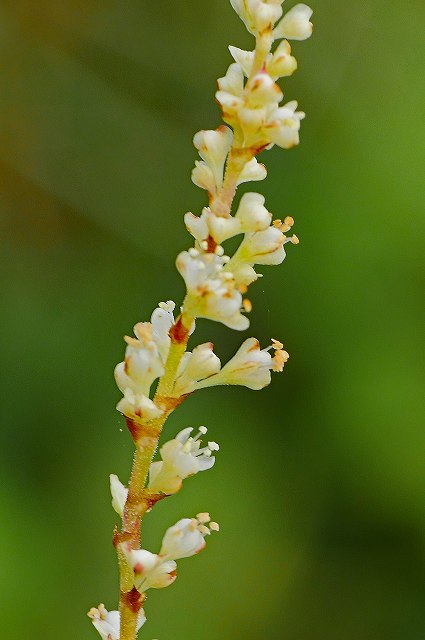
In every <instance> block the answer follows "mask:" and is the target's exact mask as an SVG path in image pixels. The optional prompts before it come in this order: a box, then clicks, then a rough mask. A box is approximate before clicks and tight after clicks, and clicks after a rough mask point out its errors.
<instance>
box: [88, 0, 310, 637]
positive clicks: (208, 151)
mask: <svg viewBox="0 0 425 640" xmlns="http://www.w3.org/2000/svg"><path fill="white" fill-rule="evenodd" d="M230 2H231V5H232V7H233V8H234V9H235V11H236V12H237V14H238V15H239V16H240V18H241V19H242V20H243V22H244V23H245V25H246V27H247V28H248V30H249V32H250V33H252V34H253V35H254V36H255V39H256V46H255V50H254V51H244V50H242V49H239V48H237V47H233V46H232V47H230V53H231V55H232V57H233V60H234V62H233V63H232V64H231V65H230V67H229V69H228V71H227V73H226V75H225V76H224V77H223V78H220V79H219V80H218V91H217V93H216V98H217V101H218V103H219V105H220V107H221V111H222V115H223V120H224V122H225V123H226V124H224V125H221V126H219V127H218V128H217V129H216V130H203V131H199V132H198V133H197V134H196V135H195V136H194V139H193V142H194V146H195V148H196V149H197V151H198V153H199V158H200V159H199V160H197V161H195V167H194V169H193V171H192V180H193V182H194V183H195V184H196V185H198V186H199V187H201V188H203V189H205V190H206V191H207V192H208V196H209V206H207V207H205V208H204V209H203V210H202V212H201V213H200V215H194V214H192V213H187V214H186V215H185V217H184V222H185V225H186V228H187V230H188V231H189V233H190V234H191V236H192V238H193V246H191V247H190V248H189V249H188V250H187V251H182V252H181V253H179V255H178V256H177V259H176V266H177V270H178V271H179V273H180V275H181V276H182V278H183V280H184V284H185V289H186V293H185V297H184V301H183V304H182V306H181V307H180V313H179V314H178V316H177V317H176V318H175V317H174V311H175V304H174V302H172V301H168V302H166V303H164V302H161V303H159V305H158V307H157V308H156V309H155V310H154V311H153V313H152V316H151V319H150V322H139V323H138V324H136V325H135V327H134V337H128V336H126V337H125V342H126V345H127V346H126V350H125V356H124V360H123V362H120V363H119V364H118V365H117V366H116V368H115V379H116V382H117V385H118V387H119V389H120V391H121V392H122V398H121V399H120V401H119V402H118V404H117V409H118V410H119V411H120V412H121V413H122V414H124V415H125V417H126V419H127V420H126V423H127V426H128V427H129V430H130V432H131V435H132V437H133V439H134V442H135V444H136V451H135V460H134V465H133V470H132V475H131V478H130V482H129V484H128V487H126V486H125V485H124V484H123V483H122V482H121V481H120V479H119V478H118V476H117V475H115V474H112V475H111V476H110V488H111V495H112V506H113V508H114V510H115V511H116V512H117V514H118V515H119V516H120V518H121V519H122V529H121V530H120V529H119V528H118V527H117V528H116V529H115V531H114V546H115V548H116V550H117V553H118V558H119V566H120V578H121V580H120V582H121V596H120V611H107V610H106V609H105V607H104V605H103V604H101V605H99V607H98V608H93V609H90V611H89V613H88V615H89V617H90V618H91V620H92V622H93V625H94V627H95V628H96V629H97V631H98V632H99V634H100V635H101V637H102V640H135V638H136V635H137V631H138V629H140V627H141V626H142V625H143V624H144V622H145V620H146V618H145V614H144V611H143V609H142V608H141V607H142V604H143V602H144V599H145V596H144V594H145V592H146V591H147V590H148V589H161V588H164V587H167V586H168V585H170V584H172V583H173V582H174V580H175V579H176V570H177V563H176V561H178V560H180V559H182V558H187V557H190V556H193V555H195V554H197V553H198V552H199V551H201V550H202V549H203V548H204V547H205V544H206V543H205V538H206V537H207V536H208V535H209V534H210V533H211V532H212V531H218V530H219V527H218V525H217V523H215V522H211V520H210V516H209V514H208V513H199V514H198V515H197V516H196V518H183V519H182V520H179V521H178V522H177V523H176V524H175V525H174V526H172V527H170V528H169V529H168V530H167V531H166V533H165V535H164V537H163V540H162V544H161V548H160V550H159V552H158V553H152V552H150V551H148V550H146V549H142V548H140V547H141V544H140V525H141V519H142V517H143V516H144V514H145V513H147V512H148V511H150V510H151V509H152V506H153V505H154V504H155V503H156V502H157V501H159V500H161V499H162V498H165V497H166V496H171V495H173V494H175V493H177V492H178V491H179V490H180V489H181V487H182V485H183V481H184V480H185V479H186V478H189V477H191V476H194V475H197V474H198V473H199V472H202V471H206V470H208V469H211V468H212V467H213V466H214V464H215V454H216V452H217V451H218V450H219V445H218V444H217V443H216V442H214V441H208V440H207V441H206V443H205V444H203V443H202V438H203V437H204V436H206V434H207V429H206V427H204V426H201V427H199V429H198V431H197V432H194V430H193V428H192V427H188V428H185V429H183V430H182V431H180V432H179V433H178V434H177V435H176V436H175V437H174V438H173V439H171V440H169V441H168V442H165V443H164V444H162V446H161V447H160V450H159V452H160V458H159V459H158V460H155V461H153V458H154V454H155V450H156V448H157V446H158V441H159V437H160V433H161V430H162V428H163V426H164V423H165V420H166V419H167V417H168V415H169V414H170V413H171V412H172V411H173V410H174V409H175V408H176V407H177V406H178V405H179V404H180V403H181V402H183V401H184V399H185V397H186V396H188V395H190V394H192V393H193V392H195V391H198V390H200V389H204V388H207V387H213V386H217V385H243V386H246V387H248V388H249V389H254V390H258V389H262V388H263V387H265V386H267V385H268V384H270V381H271V372H272V371H282V370H283V368H284V365H285V363H286V362H287V360H288V358H289V355H288V353H287V351H286V350H285V349H284V348H283V344H282V343H281V342H280V341H278V340H274V339H272V340H271V344H270V345H269V346H267V347H266V348H261V346H260V343H259V341H258V340H257V339H256V338H253V337H251V338H248V339H245V340H244V342H243V343H242V345H241V346H240V347H239V349H238V350H237V352H236V353H235V355H234V356H233V357H232V358H230V359H229V361H228V362H227V363H226V364H224V365H223V366H222V363H221V361H220V359H219V357H218V356H217V355H216V354H215V353H214V345H213V344H212V343H211V342H206V343H203V344H198V345H197V346H194V347H189V346H188V341H189V337H190V335H191V334H192V332H193V331H194V329H195V322H196V320H197V319H198V318H206V319H208V320H213V321H216V322H220V323H222V324H224V325H226V326H227V327H229V328H231V329H235V330H239V331H243V330H245V329H247V328H248V326H249V320H248V318H247V316H246V314H247V313H249V312H250V311H251V309H252V305H251V302H250V301H249V299H248V298H246V297H244V296H245V294H246V293H247V290H248V287H249V286H250V285H251V284H253V283H254V282H255V281H256V280H257V279H258V278H260V277H261V276H262V274H261V273H258V271H257V268H258V267H260V268H261V267H262V266H274V265H279V264H281V263H282V262H283V261H284V259H285V257H286V252H285V248H286V245H287V244H288V243H292V244H294V245H295V244H298V238H297V236H295V235H293V234H290V235H288V232H291V229H292V227H293V225H294V220H293V218H292V217H291V216H288V215H287V216H282V218H283V219H282V220H281V219H273V215H272V213H271V212H270V211H269V210H268V208H267V207H266V205H265V198H264V196H262V195H261V194H259V193H256V192H248V193H245V194H244V195H243V196H242V198H241V199H240V201H239V203H238V205H237V206H236V207H234V208H233V201H234V197H235V193H236V189H237V187H238V186H239V185H240V184H242V183H246V182H252V181H259V180H263V179H264V178H265V177H266V174H267V172H266V169H265V167H264V165H262V164H260V163H259V162H258V161H257V159H256V156H257V154H258V153H259V152H260V151H262V150H263V149H268V148H270V147H271V146H273V145H278V146H280V147H282V148H284V149H289V148H291V147H293V146H295V145H297V144H298V143H299V129H300V122H301V120H302V119H303V118H304V113H303V112H301V111H297V102H296V101H291V102H287V103H286V104H284V105H281V104H280V103H281V101H282V99H283V92H282V90H281V88H280V87H279V86H278V84H277V81H278V80H279V79H280V78H283V77H287V76H290V75H292V74H293V73H294V71H295V70H296V69H297V61H296V59H295V58H294V56H293V55H292V52H291V47H290V45H289V42H288V40H304V39H306V38H308V37H309V36H310V35H311V32H312V24H311V22H310V18H311V15H312V10H311V9H310V8H309V7H308V6H307V5H305V4H297V5H296V6H295V7H294V8H293V9H291V10H290V11H288V12H287V13H286V14H285V15H283V10H282V4H283V0H230ZM276 41H278V44H277V46H276V47H274V43H275V42H276ZM273 49H274V50H273ZM291 233H292V232H291ZM232 240H233V242H230V247H232V246H233V247H236V248H234V249H233V250H232V251H230V248H229V244H227V245H226V243H227V242H228V241H232ZM224 245H226V248H225V246H224ZM153 390H155V391H154V392H153ZM204 439H205V438H204Z"/></svg>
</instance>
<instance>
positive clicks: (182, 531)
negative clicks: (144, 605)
mask: <svg viewBox="0 0 425 640" xmlns="http://www.w3.org/2000/svg"><path fill="white" fill-rule="evenodd" d="M208 523H209V524H208ZM207 524H208V526H206V525H207ZM218 530H219V526H218V524H217V523H216V522H210V517H209V515H208V514H207V513H200V514H198V516H197V517H196V518H184V519H183V520H179V522H177V524H175V525H174V526H173V527H170V528H169V529H167V531H166V533H165V535H164V538H163V540H162V546H161V551H160V552H159V554H156V553H151V552H150V551H146V550H145V549H131V547H130V546H129V545H128V544H126V543H123V544H121V549H122V551H123V553H124V555H125V556H126V558H127V562H128V564H129V566H130V568H131V569H132V571H133V583H134V586H135V587H136V589H137V590H138V591H139V592H140V593H143V592H145V591H147V589H163V588H164V587H168V586H169V585H170V584H172V583H173V582H174V580H175V579H176V566H177V565H176V562H175V561H176V560H179V559H180V558H188V557H189V556H193V555H194V554H195V553H198V552H199V551H201V550H202V549H203V548H204V547H205V541H204V537H205V536H206V535H209V534H210V533H211V531H218ZM117 640H119V639H117Z"/></svg>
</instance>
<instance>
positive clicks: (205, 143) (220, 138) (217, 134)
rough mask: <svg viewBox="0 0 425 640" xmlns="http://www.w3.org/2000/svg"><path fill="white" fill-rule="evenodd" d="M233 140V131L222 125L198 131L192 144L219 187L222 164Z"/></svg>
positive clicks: (222, 169)
mask: <svg viewBox="0 0 425 640" xmlns="http://www.w3.org/2000/svg"><path fill="white" fill-rule="evenodd" d="M232 142H233V132H232V130H231V129H229V127H225V126H224V125H223V126H221V127H218V129H216V130H215V131H198V133H197V134H195V136H194V138H193V144H194V145H195V147H196V148H197V149H198V151H199V155H200V156H201V158H202V160H203V161H204V162H206V164H207V165H208V167H209V168H210V169H211V172H212V174H213V177H214V183H215V186H216V187H217V188H220V187H221V185H222V183H223V171H224V164H225V162H226V158H227V154H228V153H229V150H230V147H231V146H232Z"/></svg>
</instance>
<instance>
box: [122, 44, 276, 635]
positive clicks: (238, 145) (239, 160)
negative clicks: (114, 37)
mask: <svg viewBox="0 0 425 640" xmlns="http://www.w3.org/2000/svg"><path fill="white" fill-rule="evenodd" d="M271 44H272V36H271V31H270V32H265V33H264V34H261V35H259V36H258V37H257V41H256V48H255V55H254V61H253V65H252V70H251V73H250V77H249V78H248V82H249V81H250V79H251V78H252V77H254V75H256V74H257V73H258V72H259V71H261V69H262V67H263V65H264V63H265V61H266V58H267V55H268V53H269V51H270V47H271ZM257 151H258V149H257V150H256V149H255V148H251V147H247V146H246V145H245V140H244V135H243V132H242V130H241V129H240V127H236V126H235V127H234V138H233V144H232V147H231V149H230V152H229V156H228V159H227V163H226V171H225V175H224V180H223V184H222V187H221V189H220V190H219V192H218V194H217V196H216V197H215V198H214V199H213V200H212V202H211V203H210V207H211V211H212V212H213V213H214V214H215V215H217V216H221V217H229V216H230V211H231V207H232V203H233V199H234V197H235V193H236V189H237V185H238V180H239V177H240V175H241V173H242V171H243V169H244V167H245V165H246V164H247V162H249V161H250V160H251V159H252V158H253V157H254V156H255V154H256V153H257ZM193 321H194V318H192V317H191V316H190V315H188V313H187V311H185V306H184V303H183V312H182V315H181V316H180V317H179V318H178V319H177V321H176V323H175V324H174V325H173V326H172V327H171V329H170V338H171V345H170V351H169V354H168V358H167V362H166V364H165V372H164V375H163V376H162V377H161V379H160V381H159V384H158V388H157V390H156V393H155V397H154V402H155V404H156V405H157V406H159V407H161V408H162V409H163V413H162V414H161V416H160V417H159V418H156V419H155V420H150V421H148V422H147V423H146V424H143V423H135V422H134V421H132V420H130V419H127V426H128V428H129V430H130V432H131V434H132V436H133V440H134V443H135V446H136V450H135V454H134V461H133V468H132V471H131V477H130V481H129V485H128V496H127V500H126V503H125V507H124V513H123V522H122V531H121V532H115V534H114V545H115V547H116V550H117V555H118V565H119V571H120V620H121V622H120V640H136V635H137V633H136V627H137V618H138V614H139V611H140V609H141V607H142V605H143V602H144V600H145V594H140V593H139V592H138V591H137V589H136V588H135V587H134V586H133V575H132V571H131V569H130V567H129V566H128V563H127V560H126V558H125V555H124V553H123V551H122V549H121V547H120V544H121V543H123V542H125V543H126V544H128V545H130V547H131V548H132V549H138V548H140V528H141V521H142V518H143V516H144V515H145V513H146V512H147V511H149V510H150V509H151V508H152V506H153V505H154V504H155V502H157V501H158V500H159V499H160V497H161V496H155V495H151V494H150V493H149V491H148V490H146V489H145V485H146V481H147V478H148V474H149V468H150V464H151V462H152V458H153V456H154V454H155V451H156V448H157V446H158V440H159V437H160V435H161V431H162V428H163V426H164V424H165V421H166V420H167V418H168V416H169V415H170V413H171V412H172V411H174V409H175V408H176V407H177V406H178V405H179V404H180V402H181V401H182V400H183V399H184V398H173V397H172V390H173V385H174V381H175V379H176V374H177V370H178V366H179V364H180V361H181V359H182V356H183V354H184V352H185V350H186V346H187V342H188V339H189V332H190V328H191V326H192V323H193Z"/></svg>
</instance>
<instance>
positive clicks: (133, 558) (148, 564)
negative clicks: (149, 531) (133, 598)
mask: <svg viewBox="0 0 425 640" xmlns="http://www.w3.org/2000/svg"><path fill="white" fill-rule="evenodd" d="M121 548H122V550H123V551H124V554H125V556H126V557H127V561H128V564H129V565H130V567H131V569H132V570H133V581H134V586H135V587H136V589H138V591H140V593H142V592H144V591H147V590H148V589H163V588H164V587H168V586H169V585H170V584H172V583H173V582H174V580H175V579H176V563H175V562H174V561H173V560H165V559H164V558H161V557H160V556H159V555H158V554H156V553H151V552H150V551H146V550H145V549H131V548H129V547H128V546H127V545H126V544H123V545H122V546H121Z"/></svg>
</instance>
